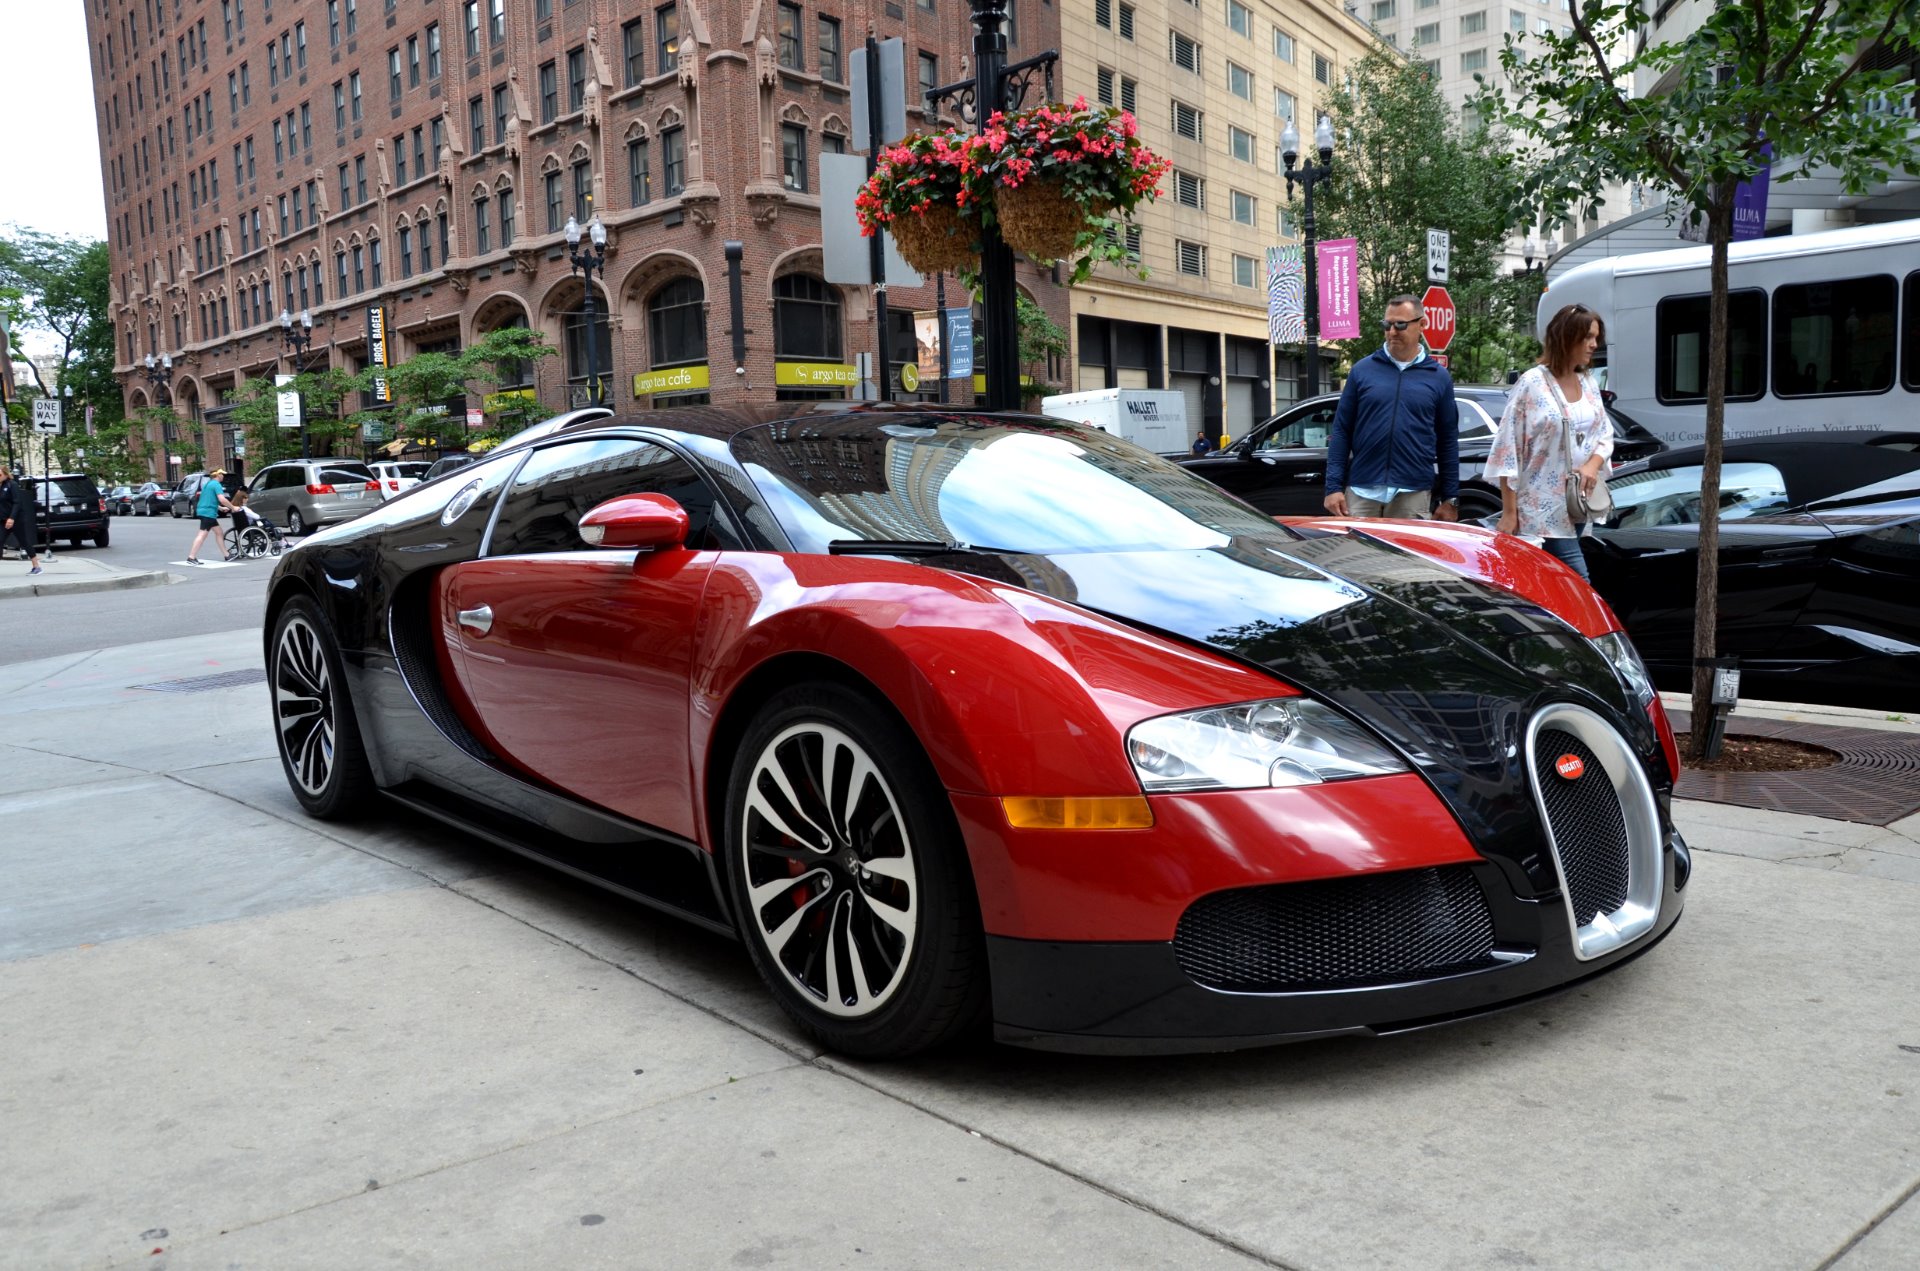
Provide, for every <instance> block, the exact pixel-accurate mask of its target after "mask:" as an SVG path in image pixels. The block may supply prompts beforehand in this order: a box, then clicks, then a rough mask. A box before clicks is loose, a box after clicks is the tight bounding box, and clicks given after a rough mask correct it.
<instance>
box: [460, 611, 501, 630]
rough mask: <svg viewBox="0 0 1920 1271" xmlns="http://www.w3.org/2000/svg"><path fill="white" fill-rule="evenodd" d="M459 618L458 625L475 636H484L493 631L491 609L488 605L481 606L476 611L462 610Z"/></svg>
mask: <svg viewBox="0 0 1920 1271" xmlns="http://www.w3.org/2000/svg"><path fill="white" fill-rule="evenodd" d="M459 616H460V625H461V626H463V627H465V628H466V629H467V630H469V631H471V632H473V634H475V635H485V634H487V632H489V631H491V630H493V609H492V607H491V606H489V605H481V606H480V607H479V608H477V609H462V610H461V611H460V615H459Z"/></svg>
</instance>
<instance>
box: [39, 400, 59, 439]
mask: <svg viewBox="0 0 1920 1271" xmlns="http://www.w3.org/2000/svg"><path fill="white" fill-rule="evenodd" d="M33 430H34V431H35V432H40V433H57V432H59V431H60V400H59V399H58V398H55V397H37V398H35V399H34V402H33Z"/></svg>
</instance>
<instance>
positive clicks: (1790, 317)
mask: <svg viewBox="0 0 1920 1271" xmlns="http://www.w3.org/2000/svg"><path fill="white" fill-rule="evenodd" d="M1711 264H1712V258H1711V249H1710V248H1706V247H1683V248H1679V249H1677V250H1675V251H1665V252H1643V253H1640V254H1637V255H1632V256H1616V257H1612V258H1609V259H1606V260H1596V261H1590V262H1588V263H1587V264H1585V265H1581V266H1579V267H1578V268H1575V269H1570V270H1568V271H1567V272H1566V273H1565V274H1564V275H1562V276H1561V277H1559V278H1557V279H1555V280H1554V282H1553V284H1552V285H1551V286H1550V287H1549V288H1548V289H1547V292H1546V294H1544V295H1543V296H1541V297H1540V310H1539V332H1540V334H1542V335H1544V334H1545V333H1546V328H1547V323H1548V321H1549V320H1550V319H1552V317H1553V315H1554V314H1556V313H1558V312H1559V311H1560V309H1561V308H1562V307H1563V306H1565V305H1569V304H1584V305H1586V306H1587V307H1588V308H1589V309H1592V310H1594V311H1595V312H1597V313H1598V314H1599V315H1600V317H1601V318H1602V319H1603V320H1604V321H1605V322H1606V326H1607V346H1606V350H1605V354H1606V364H1607V366H1606V386H1607V388H1608V389H1610V390H1611V391H1612V392H1613V393H1615V394H1616V395H1617V400H1616V403H1615V404H1616V405H1618V406H1619V408H1620V410H1621V411H1622V412H1623V413H1624V414H1626V415H1627V416H1628V417H1629V418H1631V419H1633V420H1634V421H1635V422H1637V423H1640V424H1644V425H1645V426H1646V427H1647V429H1648V430H1649V431H1651V432H1652V433H1653V434H1654V435H1655V436H1657V437H1659V438H1660V439H1661V440H1662V441H1665V442H1667V443H1668V444H1669V445H1685V444H1687V443H1690V442H1698V441H1700V440H1702V439H1703V437H1704V435H1705V430H1706V416H1707V410H1706V402H1707V389H1706V383H1707V302H1708V288H1709V279H1708V270H1709V268H1710V266H1711ZM1727 286H1728V292H1727V316H1728V321H1729V326H1728V333H1727V359H1728V385H1727V436H1729V437H1740V436H1748V437H1751V436H1761V435H1769V434H1774V433H1783V432H1806V431H1838V430H1851V429H1870V428H1871V429H1879V428H1898V427H1909V426H1912V425H1914V424H1915V423H1916V422H1920V220H1908V221H1895V222H1890V223H1887V224H1881V225H1861V226H1856V227H1854V228H1851V229H1841V230H1828V231H1824V232H1822V233H1818V234H1793V235H1788V236H1785V237H1780V238H1762V239H1755V240H1753V241H1751V242H1745V243H1735V244H1733V245H1732V246H1731V247H1730V248H1729V249H1728V265H1727Z"/></svg>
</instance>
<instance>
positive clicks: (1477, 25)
mask: <svg viewBox="0 0 1920 1271" xmlns="http://www.w3.org/2000/svg"><path fill="white" fill-rule="evenodd" d="M1486 29H1487V11H1486V10H1485V9H1479V10H1476V11H1474V12H1472V13H1463V14H1461V15H1460V34H1462V35H1479V34H1480V33H1481V32H1482V31H1485V30H1486Z"/></svg>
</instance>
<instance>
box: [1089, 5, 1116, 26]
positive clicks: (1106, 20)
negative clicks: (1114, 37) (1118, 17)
mask: <svg viewBox="0 0 1920 1271" xmlns="http://www.w3.org/2000/svg"><path fill="white" fill-rule="evenodd" d="M1093 24H1094V25H1095V26H1097V27H1099V28H1100V29H1101V30H1103V31H1111V30H1113V0H1093Z"/></svg>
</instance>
